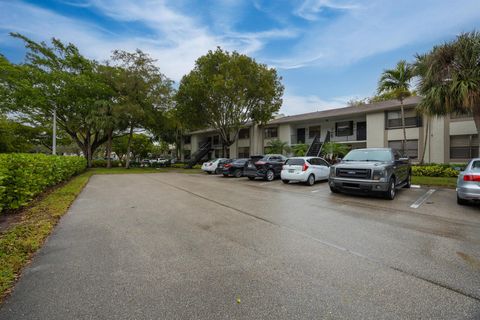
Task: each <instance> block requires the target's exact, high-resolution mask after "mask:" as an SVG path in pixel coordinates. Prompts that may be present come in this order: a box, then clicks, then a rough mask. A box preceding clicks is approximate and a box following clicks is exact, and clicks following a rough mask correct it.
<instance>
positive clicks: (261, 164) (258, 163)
mask: <svg viewBox="0 0 480 320" xmlns="http://www.w3.org/2000/svg"><path fill="white" fill-rule="evenodd" d="M255 164H256V165H257V166H263V165H264V164H265V162H263V161H257V162H255Z"/></svg>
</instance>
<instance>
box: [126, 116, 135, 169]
mask: <svg viewBox="0 0 480 320" xmlns="http://www.w3.org/2000/svg"><path fill="white" fill-rule="evenodd" d="M132 137H133V125H131V126H130V132H129V134H128V142H127V159H126V161H125V168H126V169H128V168H130V146H131V144H132Z"/></svg>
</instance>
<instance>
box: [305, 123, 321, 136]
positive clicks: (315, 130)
mask: <svg viewBox="0 0 480 320" xmlns="http://www.w3.org/2000/svg"><path fill="white" fill-rule="evenodd" d="M320 132H321V128H320V126H313V127H309V128H308V137H309V138H310V139H313V138H315V137H316V136H318V137H319V138H320Z"/></svg>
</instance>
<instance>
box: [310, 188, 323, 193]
mask: <svg viewBox="0 0 480 320" xmlns="http://www.w3.org/2000/svg"><path fill="white" fill-rule="evenodd" d="M319 191H322V189H315V190H312V191H310V192H311V193H316V192H319Z"/></svg>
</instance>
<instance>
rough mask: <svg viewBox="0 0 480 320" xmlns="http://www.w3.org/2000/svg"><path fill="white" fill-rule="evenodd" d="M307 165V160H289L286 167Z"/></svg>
mask: <svg viewBox="0 0 480 320" xmlns="http://www.w3.org/2000/svg"><path fill="white" fill-rule="evenodd" d="M304 163H305V160H303V159H288V160H287V162H285V164H286V165H290V166H303V164H304Z"/></svg>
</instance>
